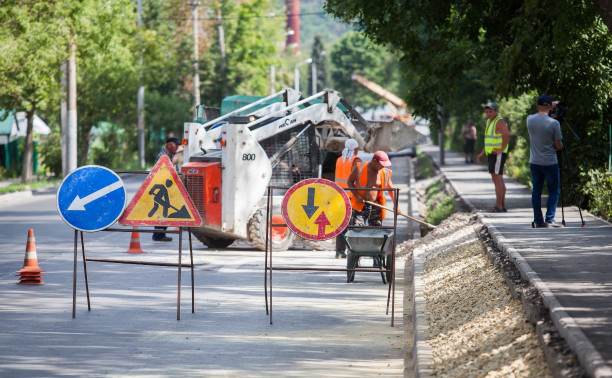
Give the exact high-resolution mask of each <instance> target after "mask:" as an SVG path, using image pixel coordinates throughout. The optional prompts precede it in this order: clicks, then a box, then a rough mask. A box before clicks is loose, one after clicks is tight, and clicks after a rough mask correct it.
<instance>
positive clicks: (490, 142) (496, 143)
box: [484, 116, 508, 155]
mask: <svg viewBox="0 0 612 378" xmlns="http://www.w3.org/2000/svg"><path fill="white" fill-rule="evenodd" d="M502 119H503V118H502V117H500V116H497V117H495V118H493V119H492V120H487V127H486V128H485V137H484V147H485V152H486V153H487V155H491V153H492V152H493V150H494V149H500V150H501V148H502V145H503V139H502V135H501V134H498V133H496V132H495V126H497V122H499V121H500V120H502ZM504 152H505V153H507V152H508V146H506V148H505V149H504Z"/></svg>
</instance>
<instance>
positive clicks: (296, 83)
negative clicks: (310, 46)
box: [293, 58, 312, 92]
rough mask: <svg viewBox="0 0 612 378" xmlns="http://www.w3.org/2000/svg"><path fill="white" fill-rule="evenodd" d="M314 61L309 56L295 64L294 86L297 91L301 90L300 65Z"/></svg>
mask: <svg viewBox="0 0 612 378" xmlns="http://www.w3.org/2000/svg"><path fill="white" fill-rule="evenodd" d="M310 63H312V58H308V59H306V60H304V61H302V62H299V63H298V64H296V65H295V68H294V69H293V79H294V86H293V87H294V88H295V90H296V91H298V92H299V91H300V70H299V67H300V66H301V65H303V64H310Z"/></svg>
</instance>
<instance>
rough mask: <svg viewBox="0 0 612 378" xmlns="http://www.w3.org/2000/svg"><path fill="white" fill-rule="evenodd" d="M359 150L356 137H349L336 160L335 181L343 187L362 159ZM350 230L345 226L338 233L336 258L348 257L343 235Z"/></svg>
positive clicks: (349, 194) (346, 186)
mask: <svg viewBox="0 0 612 378" xmlns="http://www.w3.org/2000/svg"><path fill="white" fill-rule="evenodd" d="M358 152H359V143H357V141H356V140H355V139H352V138H351V139H347V140H346V142H344V149H343V150H342V156H340V157H339V158H338V160H336V175H335V179H334V181H335V182H336V184H338V186H340V187H341V188H348V184H347V181H348V177H349V175H350V174H351V172H352V171H353V168H355V167H356V166H357V163H361V159H360V158H358V157H357V153H358ZM347 194H348V196H349V198H351V199H352V197H353V194H352V193H351V191H347ZM351 219H352V218H351ZM347 231H348V230H347V229H346V228H345V229H344V231H342V232H341V233H340V234H338V235H336V258H337V259H339V258H343V259H344V258H346V243H345V242H344V239H343V238H342V235H344V234H346V232H347Z"/></svg>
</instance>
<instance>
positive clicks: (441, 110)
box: [438, 105, 445, 166]
mask: <svg viewBox="0 0 612 378" xmlns="http://www.w3.org/2000/svg"><path fill="white" fill-rule="evenodd" d="M438 120H440V131H439V132H438V145H439V146H440V166H443V165H444V164H445V163H444V143H445V141H444V108H443V107H442V106H440V105H438Z"/></svg>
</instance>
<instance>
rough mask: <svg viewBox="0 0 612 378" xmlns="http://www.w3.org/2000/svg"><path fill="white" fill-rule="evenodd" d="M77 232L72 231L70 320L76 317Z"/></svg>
mask: <svg viewBox="0 0 612 378" xmlns="http://www.w3.org/2000/svg"><path fill="white" fill-rule="evenodd" d="M78 235H79V231H77V230H74V266H73V271H72V318H73V319H74V318H75V317H76V281H77V277H76V274H77V241H78V240H77V237H78Z"/></svg>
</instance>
